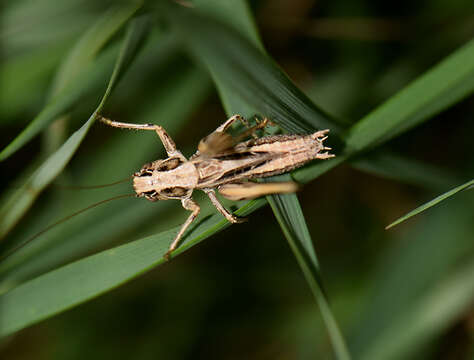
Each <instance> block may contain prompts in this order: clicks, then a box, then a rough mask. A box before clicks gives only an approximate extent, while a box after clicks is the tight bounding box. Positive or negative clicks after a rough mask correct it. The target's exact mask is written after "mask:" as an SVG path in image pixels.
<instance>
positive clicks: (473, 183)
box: [385, 179, 474, 230]
mask: <svg viewBox="0 0 474 360" xmlns="http://www.w3.org/2000/svg"><path fill="white" fill-rule="evenodd" d="M472 186H474V179H473V180H470V181H468V182H467V183H464V184H462V185H459V186H457V187H455V188H454V189H451V190H449V191H448V192H445V193H444V194H442V195H440V196H437V197H436V198H434V199H433V200H431V201H428V202H427V203H425V204H423V205H421V206H419V207H417V208H416V209H414V210H412V211H410V212H409V213H408V214H406V215H404V216H402V217H400V218H399V219H397V220H395V221H394V222H392V223H391V224H390V225H387V227H386V228H385V229H386V230H388V229H390V228H392V227H394V226H395V225H398V224H400V223H402V222H404V221H406V220H408V219H409V218H411V217H413V216H415V215H418V214H419V213H421V212H423V211H425V210H427V209H429V208H430V207H433V206H435V205H436V204H438V203H440V202H441V201H444V200H446V199H448V198H450V197H451V196H453V195H455V194H457V193H458V192H460V191H463V190H466V189H469V188H470V187H472Z"/></svg>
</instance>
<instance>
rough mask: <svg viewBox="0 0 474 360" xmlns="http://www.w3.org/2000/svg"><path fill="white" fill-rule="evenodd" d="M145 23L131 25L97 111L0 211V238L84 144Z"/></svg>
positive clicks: (133, 51)
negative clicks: (83, 141) (82, 143)
mask: <svg viewBox="0 0 474 360" xmlns="http://www.w3.org/2000/svg"><path fill="white" fill-rule="evenodd" d="M142 21H143V19H141V20H140V21H138V20H136V21H134V22H132V24H131V26H130V29H129V31H128V32H127V34H126V36H125V40H124V43H123V46H122V49H121V51H120V54H119V57H118V59H117V62H116V65H115V68H114V71H113V73H112V76H111V78H110V81H109V84H108V86H107V90H106V91H105V94H104V96H103V97H102V100H101V102H100V104H99V106H98V107H97V109H96V111H94V113H93V114H92V115H91V117H90V118H89V120H88V121H87V122H86V123H85V124H84V125H83V126H82V127H81V128H80V129H79V130H77V131H76V132H75V133H74V134H72V135H71V136H70V137H69V139H68V140H67V141H66V142H65V143H64V145H62V146H61V148H59V149H58V150H57V151H56V152H55V153H53V154H52V155H51V156H50V157H49V158H48V159H47V160H46V161H45V162H44V163H43V164H42V165H41V166H40V167H39V168H38V169H37V170H36V171H35V172H34V173H33V174H32V175H31V177H30V178H29V179H28V180H27V181H26V182H25V183H24V184H23V185H22V186H21V187H20V188H18V189H16V190H15V191H14V192H13V194H12V196H11V197H10V198H9V199H8V200H7V201H6V202H5V203H4V205H3V206H2V207H1V209H0V219H1V220H0V238H2V237H4V236H5V235H6V234H7V233H8V232H9V231H10V230H11V229H12V228H13V226H15V224H16V223H17V222H18V221H19V220H20V218H21V217H22V216H23V214H24V213H25V212H26V211H27V210H28V209H29V208H30V207H31V205H32V204H33V202H34V201H35V199H36V198H37V197H38V195H39V194H40V193H41V192H42V191H43V190H44V188H45V187H46V186H48V185H49V184H50V183H51V181H53V180H54V178H55V177H56V176H57V175H58V174H59V173H60V172H61V171H62V170H63V169H64V167H65V166H66V164H67V163H68V162H69V160H70V159H71V157H72V156H73V155H74V152H75V151H76V150H77V148H78V147H79V145H80V144H81V142H82V140H83V139H84V137H85V136H86V134H87V132H88V130H89V128H90V127H91V126H92V124H93V123H94V121H95V118H96V115H97V113H98V112H100V111H101V110H102V108H103V106H104V104H105V101H106V100H107V98H108V96H109V94H110V92H111V90H112V89H113V87H114V85H115V83H116V80H117V78H118V77H119V75H120V74H121V73H122V72H123V71H125V70H126V68H125V67H124V66H123V65H124V64H127V63H128V62H129V59H130V58H131V57H133V56H134V55H135V53H136V51H137V45H138V44H139V43H140V39H141V38H142V37H143V36H144V35H145V32H144V29H145V28H144V27H143V25H142V23H141V22H142Z"/></svg>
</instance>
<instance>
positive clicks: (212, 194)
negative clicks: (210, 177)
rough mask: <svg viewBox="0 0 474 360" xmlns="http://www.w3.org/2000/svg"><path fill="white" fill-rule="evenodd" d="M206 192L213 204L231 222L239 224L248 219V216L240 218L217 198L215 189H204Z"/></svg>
mask: <svg viewBox="0 0 474 360" xmlns="http://www.w3.org/2000/svg"><path fill="white" fill-rule="evenodd" d="M204 192H205V193H206V195H207V196H208V197H209V199H210V200H211V202H212V204H213V205H214V206H215V207H216V209H217V210H218V211H219V212H220V213H221V214H222V215H223V216H224V217H225V218H226V219H227V220H228V221H229V222H231V223H234V224H237V223H242V222H244V221H247V219H246V218H239V217H238V216H235V215H233V214H231V213H230V212H229V211H228V210H227V209H226V208H225V207H224V206H223V205H222V204H221V203H220V202H219V200H218V199H217V197H216V192H215V190H214V189H204Z"/></svg>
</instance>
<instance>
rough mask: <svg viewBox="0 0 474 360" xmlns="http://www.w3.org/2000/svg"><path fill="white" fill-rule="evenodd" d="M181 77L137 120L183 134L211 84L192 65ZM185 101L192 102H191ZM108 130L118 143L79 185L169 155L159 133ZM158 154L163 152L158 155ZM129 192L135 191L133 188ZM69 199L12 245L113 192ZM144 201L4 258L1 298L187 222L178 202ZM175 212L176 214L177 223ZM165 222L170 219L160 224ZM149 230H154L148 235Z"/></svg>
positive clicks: (88, 162) (164, 53)
mask: <svg viewBox="0 0 474 360" xmlns="http://www.w3.org/2000/svg"><path fill="white" fill-rule="evenodd" d="M162 45H163V39H162V37H161V36H160V37H159V38H158V46H157V45H156V44H150V46H152V47H153V48H157V47H158V48H159V47H161V46H162ZM156 55H158V56H156ZM173 55H174V51H171V52H170V51H169V49H168V47H167V45H165V48H164V49H162V50H160V51H159V52H158V54H154V56H153V57H152V58H151V60H152V63H153V64H154V66H156V64H157V63H166V62H167V61H166V60H168V59H171V58H172V57H173ZM149 60H150V59H146V57H145V58H144V57H142V56H140V57H139V58H138V59H137V62H136V66H137V67H139V66H140V65H141V66H140V68H139V69H136V70H135V66H134V69H133V70H134V71H144V70H146V69H143V67H142V66H143V62H148V61H149ZM158 68H159V69H160V71H161V72H163V71H169V70H168V67H167V66H163V65H161V66H158ZM175 72H176V74H179V76H172V77H171V78H170V79H169V80H168V81H167V82H166V83H162V84H161V86H160V87H159V88H157V89H156V90H155V91H153V92H151V93H150V94H147V97H146V100H147V102H145V104H144V105H142V106H140V107H139V108H137V110H136V113H135V114H134V120H136V121H137V122H138V123H145V122H150V119H163V120H162V121H160V124H162V125H163V126H164V127H165V128H166V130H167V131H168V132H169V133H170V134H173V135H174V134H177V133H178V132H179V131H180V130H182V129H183V127H184V126H185V124H186V121H187V120H188V119H189V116H190V115H191V113H192V112H193V111H194V109H195V108H196V107H197V106H199V105H200V104H201V103H202V102H203V101H204V99H206V98H207V95H208V90H209V89H210V81H209V78H208V77H207V75H206V74H205V73H204V72H203V71H201V70H199V69H196V68H194V67H193V68H189V65H188V66H186V67H179V68H177V69H176V70H175ZM128 85H129V83H127V89H128ZM118 90H119V89H117V91H116V94H117V93H118ZM183 99H186V102H185V103H183ZM103 126H104V127H105V125H103ZM107 130H110V134H111V135H115V137H114V140H113V141H107V142H106V143H104V144H102V145H101V151H100V152H98V153H96V154H93V155H91V156H89V157H86V158H85V159H83V160H82V161H83V163H82V164H81V165H80V166H79V168H80V169H81V172H80V173H79V174H77V178H76V179H75V180H76V181H77V182H75V184H88V183H90V178H91V176H92V177H93V178H94V181H97V182H102V183H105V182H110V179H111V176H113V178H115V179H117V178H124V177H127V176H129V175H130V172H131V171H132V170H131V169H136V168H137V167H138V166H139V165H142V164H143V163H145V162H147V161H149V160H150V154H152V153H153V154H155V153H156V156H157V157H162V154H163V153H164V151H163V148H162V146H161V144H160V143H159V140H158V139H157V136H156V134H154V133H148V132H147V133H145V134H143V133H134V132H126V131H120V130H118V129H112V128H110V129H109V128H107ZM157 150H160V152H158V153H157ZM111 174H113V175H111ZM113 178H112V179H113ZM117 190H119V189H117ZM126 191H127V192H129V191H130V189H127V190H126ZM123 192H124V190H123V189H122V190H120V191H119V192H118V194H123ZM114 194H117V193H114ZM64 195H66V194H63V197H61V198H60V205H59V211H58V209H56V207H55V206H54V203H52V204H51V206H49V207H48V211H50V212H52V214H51V216H49V219H48V220H43V221H38V223H37V224H36V225H37V226H36V227H34V229H31V231H29V234H27V233H26V231H23V232H22V233H21V236H20V238H19V239H15V238H14V239H12V240H17V243H23V242H24V241H25V239H28V238H29V237H30V236H32V235H34V234H36V233H37V232H39V231H41V230H43V229H44V228H45V225H44V224H45V223H51V222H52V221H53V220H57V219H58V218H60V217H63V216H64V214H68V213H72V212H75V211H77V210H78V209H82V208H84V207H85V206H88V205H90V204H91V203H94V202H97V200H98V199H104V198H109V197H111V194H110V189H109V190H108V189H107V188H105V189H97V190H94V191H86V192H83V191H79V192H68V193H67V197H66V198H65V199H64ZM141 200H142V201H140V200H138V199H130V200H128V204H124V202H125V201H126V200H123V201H118V202H111V203H108V204H106V205H102V206H100V207H98V208H96V209H94V210H93V211H90V212H86V213H84V214H81V215H80V216H77V217H76V218H74V220H72V221H71V222H69V223H67V224H63V225H61V226H58V227H57V228H55V229H54V230H52V231H51V232H48V233H46V234H43V235H42V236H41V237H39V238H37V239H35V240H34V241H33V242H31V243H29V244H28V245H27V246H25V247H23V248H21V249H20V250H19V251H17V252H15V253H13V254H12V255H11V256H10V257H8V258H7V259H3V260H2V261H0V293H1V292H2V291H3V292H5V291H6V290H7V289H10V288H11V287H13V286H16V285H18V284H21V283H22V282H24V281H26V280H28V279H31V278H33V277H35V276H38V275H40V274H43V273H45V272H46V271H50V270H52V269H55V268H57V267H59V266H61V265H64V264H66V263H68V262H71V261H74V260H77V259H80V258H81V257H84V256H86V255H90V254H91V253H93V252H95V251H98V250H102V249H104V248H106V247H107V246H110V245H111V244H113V245H117V239H120V238H123V236H124V234H129V233H130V231H131V230H136V231H138V232H139V233H140V234H149V233H150V231H155V232H156V231H163V230H164V229H167V228H168V226H169V225H168V224H169V221H171V222H177V221H178V220H174V217H179V218H181V217H182V215H183V213H182V212H181V211H182V208H181V207H180V206H179V204H176V203H175V202H159V203H150V202H148V201H146V200H145V199H141ZM204 205H205V204H204ZM170 210H173V211H170ZM174 210H177V211H174ZM203 211H204V207H203ZM170 213H172V214H171V218H170ZM43 214H44V211H41V212H40V215H43ZM36 218H38V214H36V216H35V219H36ZM160 218H165V219H166V220H164V221H156V219H160ZM150 224H153V229H149V227H150ZM144 228H145V229H148V231H145V232H143V229H144ZM28 230H29V229H28ZM142 236H143V235H142ZM9 240H10V239H9ZM127 240H129V239H127Z"/></svg>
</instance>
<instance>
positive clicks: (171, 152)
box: [100, 116, 186, 160]
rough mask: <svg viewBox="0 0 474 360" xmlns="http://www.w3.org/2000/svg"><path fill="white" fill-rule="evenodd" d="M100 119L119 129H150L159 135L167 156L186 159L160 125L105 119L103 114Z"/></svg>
mask: <svg viewBox="0 0 474 360" xmlns="http://www.w3.org/2000/svg"><path fill="white" fill-rule="evenodd" d="M100 121H102V122H103V123H105V124H107V125H109V126H112V127H116V128H121V129H131V130H151V131H155V132H156V134H157V135H158V136H159V138H160V140H161V142H162V143H163V146H164V147H165V150H166V153H167V154H168V156H169V157H174V156H178V157H179V158H181V159H183V160H186V158H185V157H184V156H183V154H181V152H180V151H179V150H177V149H176V144H175V142H174V141H173V139H172V138H171V137H170V136H169V135H168V133H167V132H166V130H165V129H163V128H162V127H161V126H160V125H155V124H130V123H124V122H120V121H114V120H110V119H107V118H105V117H103V116H101V117H100Z"/></svg>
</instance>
